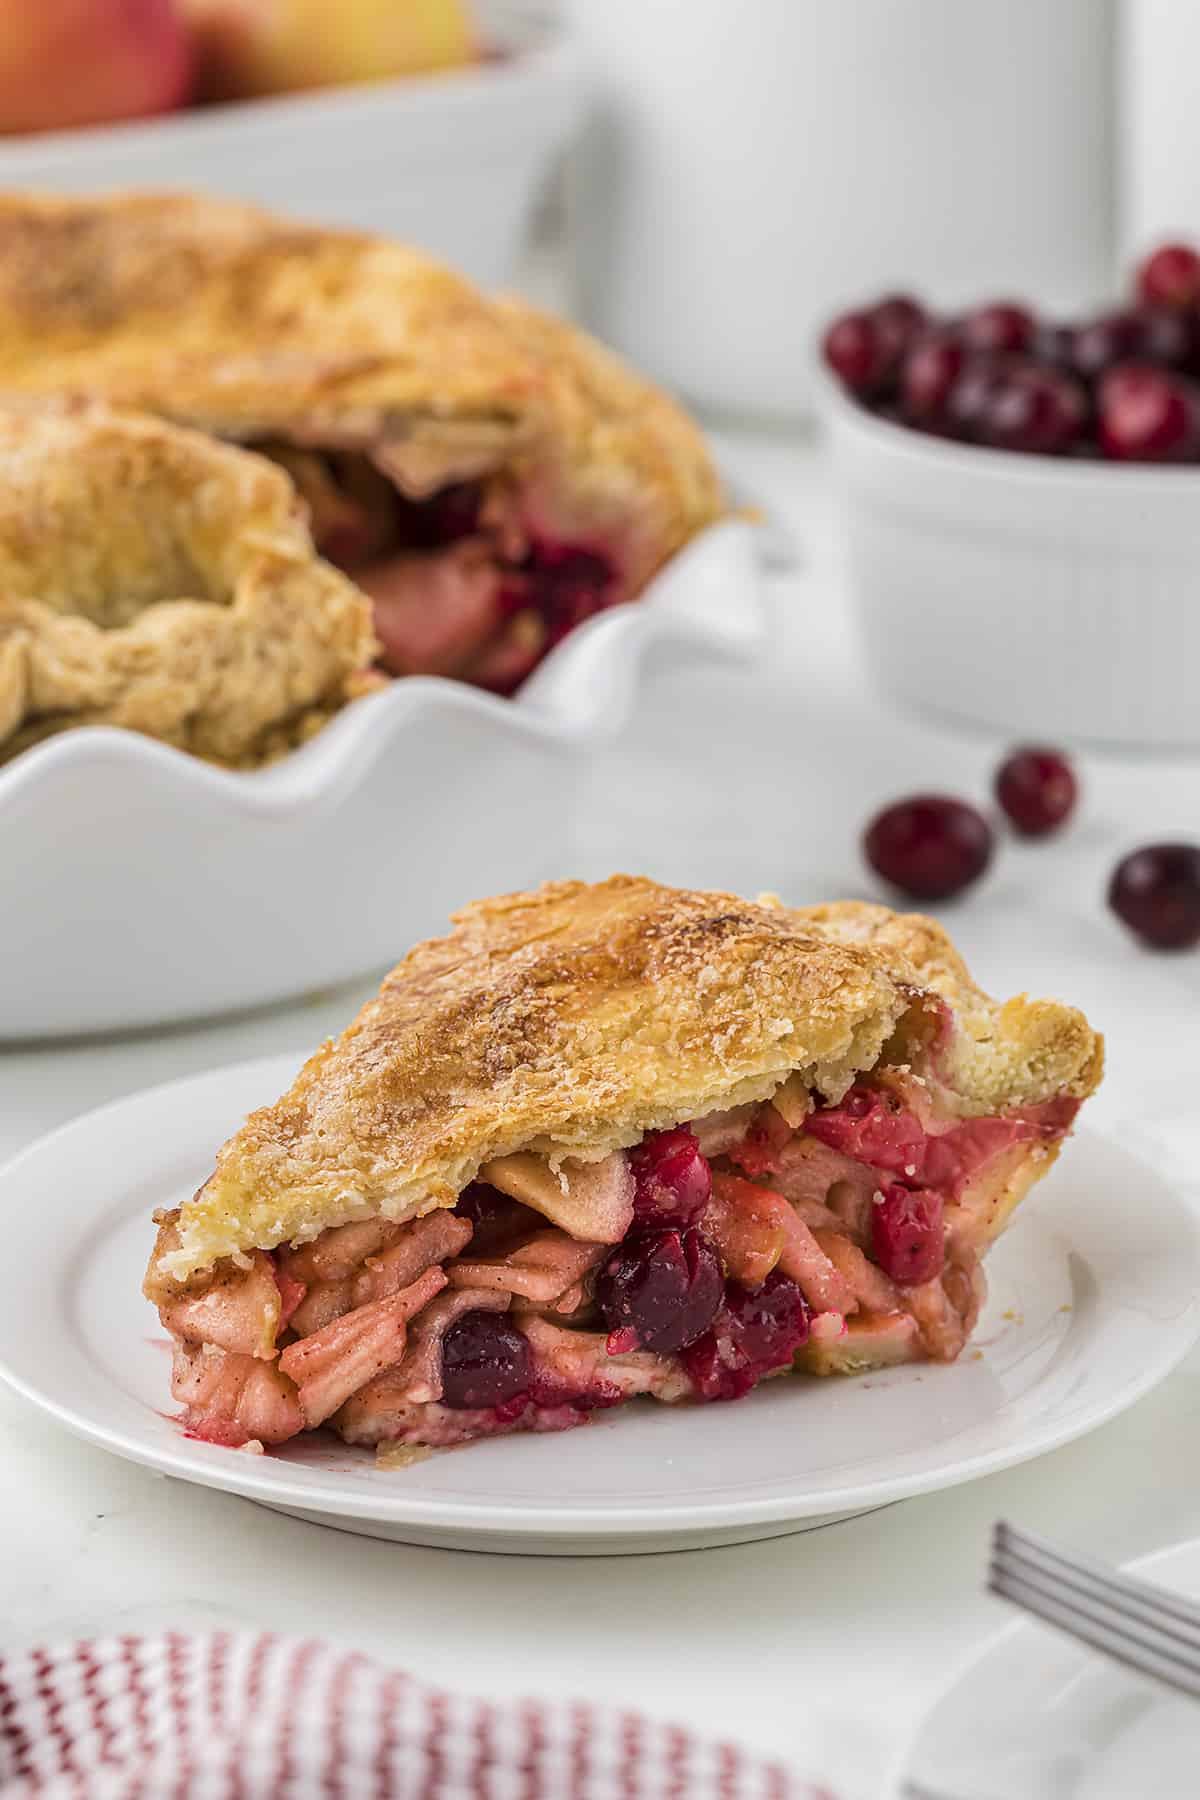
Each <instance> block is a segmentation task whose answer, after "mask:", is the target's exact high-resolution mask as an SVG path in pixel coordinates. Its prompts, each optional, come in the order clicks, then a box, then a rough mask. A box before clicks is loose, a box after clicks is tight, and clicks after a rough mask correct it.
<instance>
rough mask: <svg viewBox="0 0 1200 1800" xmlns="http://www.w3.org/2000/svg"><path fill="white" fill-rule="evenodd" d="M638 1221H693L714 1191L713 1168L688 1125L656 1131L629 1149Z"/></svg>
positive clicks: (685, 1223) (634, 1207)
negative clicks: (701, 1151)
mask: <svg viewBox="0 0 1200 1800" xmlns="http://www.w3.org/2000/svg"><path fill="white" fill-rule="evenodd" d="M629 1162H630V1167H631V1168H632V1170H633V1179H634V1194H633V1216H634V1218H635V1219H636V1220H637V1222H638V1224H639V1225H645V1226H653V1225H694V1224H695V1222H696V1220H697V1219H698V1218H699V1217H700V1214H701V1213H702V1212H703V1211H704V1209H705V1207H706V1206H707V1205H708V1202H709V1196H710V1195H711V1194H712V1170H711V1169H710V1168H709V1166H708V1163H707V1162H706V1161H705V1159H704V1157H703V1156H701V1154H700V1145H699V1144H698V1143H697V1141H696V1136H695V1133H694V1132H691V1131H689V1130H688V1129H687V1127H686V1125H681V1126H679V1127H678V1128H677V1129H676V1130H675V1131H655V1132H652V1133H651V1135H650V1136H649V1137H647V1138H645V1139H644V1140H643V1141H642V1143H640V1144H639V1145H638V1147H637V1149H636V1150H634V1151H632V1152H631V1153H630V1157H629Z"/></svg>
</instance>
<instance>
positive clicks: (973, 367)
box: [946, 356, 1007, 442]
mask: <svg viewBox="0 0 1200 1800" xmlns="http://www.w3.org/2000/svg"><path fill="white" fill-rule="evenodd" d="M1006 367H1007V364H1006V361H1005V359H1004V358H1003V357H999V356H971V357H968V358H967V360H966V362H965V363H964V364H963V367H962V372H961V374H960V375H959V377H958V379H957V381H956V382H955V383H954V386H953V387H952V388H951V389H950V396H949V398H948V400H947V402H946V419H947V423H948V424H949V427H950V429H951V431H953V433H954V435H955V437H961V438H966V439H967V440H968V441H969V442H974V441H975V440H977V439H978V437H979V435H980V431H981V428H982V424H983V419H984V415H985V413H986V411H987V408H988V405H989V403H990V401H991V398H992V395H993V393H994V392H995V390H996V388H997V387H998V385H999V384H1000V383H1001V382H1002V381H1003V380H1004V375H1005V370H1006Z"/></svg>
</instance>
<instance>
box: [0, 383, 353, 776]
mask: <svg viewBox="0 0 1200 1800" xmlns="http://www.w3.org/2000/svg"><path fill="white" fill-rule="evenodd" d="M374 651H375V642H374V637H373V635H372V631H371V623H370V609H369V606H368V604H367V602H366V600H365V598H364V597H363V595H361V594H360V593H359V592H358V590H357V589H356V588H355V587H354V586H353V585H352V584H351V583H350V582H349V581H347V580H346V578H345V577H344V576H342V575H340V574H338V572H337V571H336V570H335V569H333V568H331V567H330V566H329V564H327V563H324V562H322V561H320V560H319V559H318V558H317V556H316V554H315V552H314V550H313V547H312V540H311V539H310V537H309V535H308V531H307V528H306V526H305V524H304V522H303V519H302V517H301V514H300V509H299V507H298V505H297V500H296V494H295V490H294V488H293V487H292V484H291V482H290V481H289V480H288V478H287V476H286V475H284V473H283V472H282V471H281V470H280V469H278V468H276V467H275V466H274V464H272V463H270V462H268V461H267V460H266V459H265V458H263V457H260V456H255V455H252V454H251V453H249V452H247V451H242V450H234V449H230V448H228V447H227V446H225V445H223V444H219V443H216V442H214V441H213V439H211V438H208V437H205V436H203V435H202V434H200V433H198V432H192V431H185V430H182V429H180V428H178V427H176V426H172V425H168V424H166V423H164V422H162V421H160V420H157V419H150V418H144V417H140V416H137V415H131V414H122V413H118V412H115V411H111V410H109V409H108V408H106V407H103V406H88V405H86V404H85V405H74V404H71V403H69V402H62V403H53V402H47V403H45V404H42V405H38V404H36V403H31V404H28V405H25V406H21V407H18V406H9V407H7V408H0V756H5V755H12V754H14V753H15V752H16V751H18V750H20V749H22V748H24V747H25V746H26V745H27V744H29V743H33V742H36V741H37V740H38V739H39V738H42V737H45V736H47V735H49V734H50V733H51V732H53V731H57V730H59V729H61V728H62V727H64V726H67V725H84V724H109V725H122V726H126V727H128V728H129V729H131V730H134V731H141V732H146V733H149V734H150V735H151V736H153V737H157V738H161V739H163V740H164V741H165V742H167V743H170V744H175V745H178V746H179V747H180V748H182V749H186V750H190V751H193V752H195V753H196V754H198V755H200V756H205V757H210V758H212V759H214V760H217V761H220V762H226V763H233V764H246V763H254V762H257V761H260V760H262V759H263V758H264V757H266V756H269V755H271V754H272V753H274V752H275V751H276V750H277V748H278V747H279V744H280V740H281V738H286V739H288V740H291V741H295V740H296V739H298V738H300V737H303V736H304V735H305V734H306V731H307V729H308V726H309V724H310V722H311V721H313V720H314V719H315V720H317V721H319V720H320V719H322V718H324V717H325V716H326V715H327V714H328V712H329V711H331V710H332V709H334V708H335V707H337V706H338V705H340V704H341V703H342V701H344V700H345V699H346V698H347V695H348V692H349V691H350V687H351V684H352V683H353V680H354V677H355V675H356V672H358V671H361V670H362V669H363V668H364V666H365V665H366V664H368V663H369V662H370V660H371V658H372V656H373V655H374Z"/></svg>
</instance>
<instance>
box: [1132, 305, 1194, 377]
mask: <svg viewBox="0 0 1200 1800" xmlns="http://www.w3.org/2000/svg"><path fill="white" fill-rule="evenodd" d="M1137 321H1138V338H1137V348H1136V352H1135V355H1136V357H1137V358H1138V359H1140V360H1142V361H1144V362H1152V363H1159V364H1161V365H1162V366H1163V367H1164V368H1168V369H1189V368H1191V367H1192V365H1193V363H1194V361H1195V357H1196V350H1197V342H1196V321H1195V320H1194V318H1193V317H1192V315H1191V314H1190V313H1187V312H1183V311H1181V310H1180V308H1179V307H1177V306H1144V307H1142V309H1141V311H1140V312H1139V313H1138V315H1137Z"/></svg>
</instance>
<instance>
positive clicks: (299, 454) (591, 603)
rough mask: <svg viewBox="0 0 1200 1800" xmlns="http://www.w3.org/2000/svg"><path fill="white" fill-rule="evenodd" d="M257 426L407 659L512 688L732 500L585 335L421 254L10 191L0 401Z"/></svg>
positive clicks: (143, 204)
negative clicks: (65, 399)
mask: <svg viewBox="0 0 1200 1800" xmlns="http://www.w3.org/2000/svg"><path fill="white" fill-rule="evenodd" d="M5 391H8V392H13V391H18V392H22V393H29V392H36V393H46V392H51V391H53V392H65V393H70V394H77V395H85V396H87V397H91V398H95V397H99V398H102V399H105V400H108V401H111V402H119V403H120V404H122V405H125V406H136V407H143V408H145V409H147V410H149V411H153V412H156V413H160V414H163V415H165V416H168V417H170V418H172V419H175V420H178V421H181V422H183V423H185V424H189V425H193V426H197V427H200V428H202V429H204V430H206V431H210V432H213V433H215V434H217V435H219V436H222V437H226V438H230V439H234V440H236V441H238V442H241V443H245V444H251V445H254V446H256V447H257V448H259V449H261V450H264V451H266V452H267V453H268V454H270V455H272V456H274V457H275V458H277V460H279V461H280V462H282V463H283V464H284V465H285V466H286V467H287V468H288V470H289V472H290V473H291V474H292V476H293V478H294V479H295V481H296V482H297V484H298V486H299V487H300V489H301V490H302V492H303V493H304V495H305V498H306V500H307V502H308V505H309V507H310V511H311V515H312V528H313V533H314V536H315V539H316V542H317V546H318V548H319V549H320V550H321V552H322V553H323V554H325V555H327V556H329V557H330V559H331V560H332V561H334V562H335V563H337V564H339V566H341V567H342V568H344V569H345V570H347V571H348V572H350V573H351V574H352V575H353V576H354V578H355V579H356V581H358V582H359V583H360V585H361V586H363V587H364V588H365V589H366V590H367V591H368V592H369V593H370V594H371V596H372V598H373V600H374V601H375V606H376V627H377V630H378V634H379V637H380V639H381V642H382V645H383V656H384V662H385V665H386V667H387V668H388V669H389V670H390V671H391V672H392V673H395V674H406V673H433V674H451V675H457V676H461V677H463V678H465V679H468V680H471V681H475V682H477V683H480V684H481V685H484V686H487V687H491V688H494V689H496V690H497V691H502V692H510V691H511V690H512V689H513V688H514V687H515V686H516V685H517V684H518V683H519V682H520V681H521V680H522V679H523V677H524V676H525V675H526V674H528V672H529V670H530V669H531V668H532V667H533V666H534V665H535V663H536V662H537V661H538V660H539V659H540V657H541V656H542V655H544V654H545V652H546V650H547V649H549V648H550V647H552V646H553V644H554V643H556V642H557V641H558V640H559V638H561V637H562V636H563V635H564V633H565V632H566V631H568V630H570V629H571V627H572V626H573V625H575V624H577V623H579V622H581V621H582V620H584V619H586V618H588V617H589V616H591V614H592V613H594V612H596V611H598V610H600V609H602V608H604V607H607V606H611V605H614V604H617V603H619V602H622V601H625V600H629V599H632V598H633V597H634V596H635V595H636V594H637V593H638V592H639V591H640V589H641V588H642V587H643V586H644V584H645V582H646V581H647V580H648V579H649V577H650V576H651V575H652V574H653V573H654V571H655V570H656V569H657V568H658V567H659V566H660V565H661V564H662V563H663V562H664V561H665V560H666V559H667V558H668V557H669V556H671V555H672V554H673V553H674V552H675V551H676V550H677V549H679V548H680V546H681V545H682V544H684V543H685V542H686V541H687V540H688V539H689V538H690V537H691V536H693V535H694V534H695V533H696V532H697V531H698V530H700V529H701V528H702V527H703V526H705V525H707V524H709V523H710V522H711V521H712V520H713V519H715V518H717V517H718V516H719V515H720V513H721V510H722V499H721V492H720V485H719V482H718V480H717V476H716V474H715V471H714V469H713V465H712V462H711V460H710V458H709V456H708V453H707V450H706V448H705V446H704V442H703V439H702V438H701V436H700V434H699V432H698V431H697V430H696V428H695V426H694V425H692V423H691V421H690V420H689V419H688V418H687V417H686V415H685V414H684V413H683V412H682V411H680V409H679V408H678V407H676V406H675V405H674V404H673V403H672V402H671V401H670V400H669V399H668V398H667V397H666V396H665V395H664V394H662V393H660V392H659V391H658V390H657V389H655V388H653V387H652V386H651V385H650V384H648V383H647V382H645V381H643V380H641V379H639V378H638V377H637V376H635V375H634V374H632V373H631V372H630V371H629V370H628V369H626V368H625V367H624V366H623V365H622V364H621V363H620V362H619V361H618V360H617V359H616V358H615V357H614V356H612V355H610V354H609V353H608V352H606V351H605V350H603V349H602V348H601V347H600V346H599V345H598V344H596V343H595V342H593V341H592V340H591V339H590V338H588V337H586V336H585V335H584V334H583V333H582V332H579V331H576V330H573V329H572V328H570V327H569V326H566V325H564V324H561V323H558V322H556V321H553V320H551V319H548V318H546V317H544V316H542V315H541V314H539V313H538V312H536V311H535V310H534V309H533V308H531V307H529V306H527V305H525V304H523V303H522V302H520V301H517V300H506V301H491V300H488V299H486V298H485V297H484V296H482V295H481V294H479V293H478V292H477V291H476V290H475V289H473V288H472V287H471V286H470V285H469V284H468V283H467V282H466V281H464V280H462V279H461V278H460V277H458V276H457V275H454V274H452V273H451V272H450V271H449V270H447V269H445V268H443V267H441V266H440V265H439V264H437V263H435V262H434V261H432V260H431V259H430V258H429V257H427V256H424V255H422V254H421V253H420V252H418V251H415V250H411V249H408V248H406V247H404V246H403V245H399V244H394V243H388V242H385V241H383V240H381V239H376V238H370V237H365V236H362V235H358V234H353V233H349V232H335V231H328V230H318V229H315V228H312V227H308V226H304V225H299V224H296V223H294V222H291V221H285V220H281V219H275V218H271V217H269V216H268V215H266V214H263V213H260V212H258V211H256V210H254V209H253V208H251V207H247V206H243V205H240V204H236V203H232V202H227V201H220V200H214V199H207V198H204V197H201V196H189V195H176V194H172V195H162V194H127V195H117V196H105V197H98V198H95V199H77V198H53V197H45V196H37V195H21V194H8V195H5V196H0V395H2V394H3V393H4V392H5Z"/></svg>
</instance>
